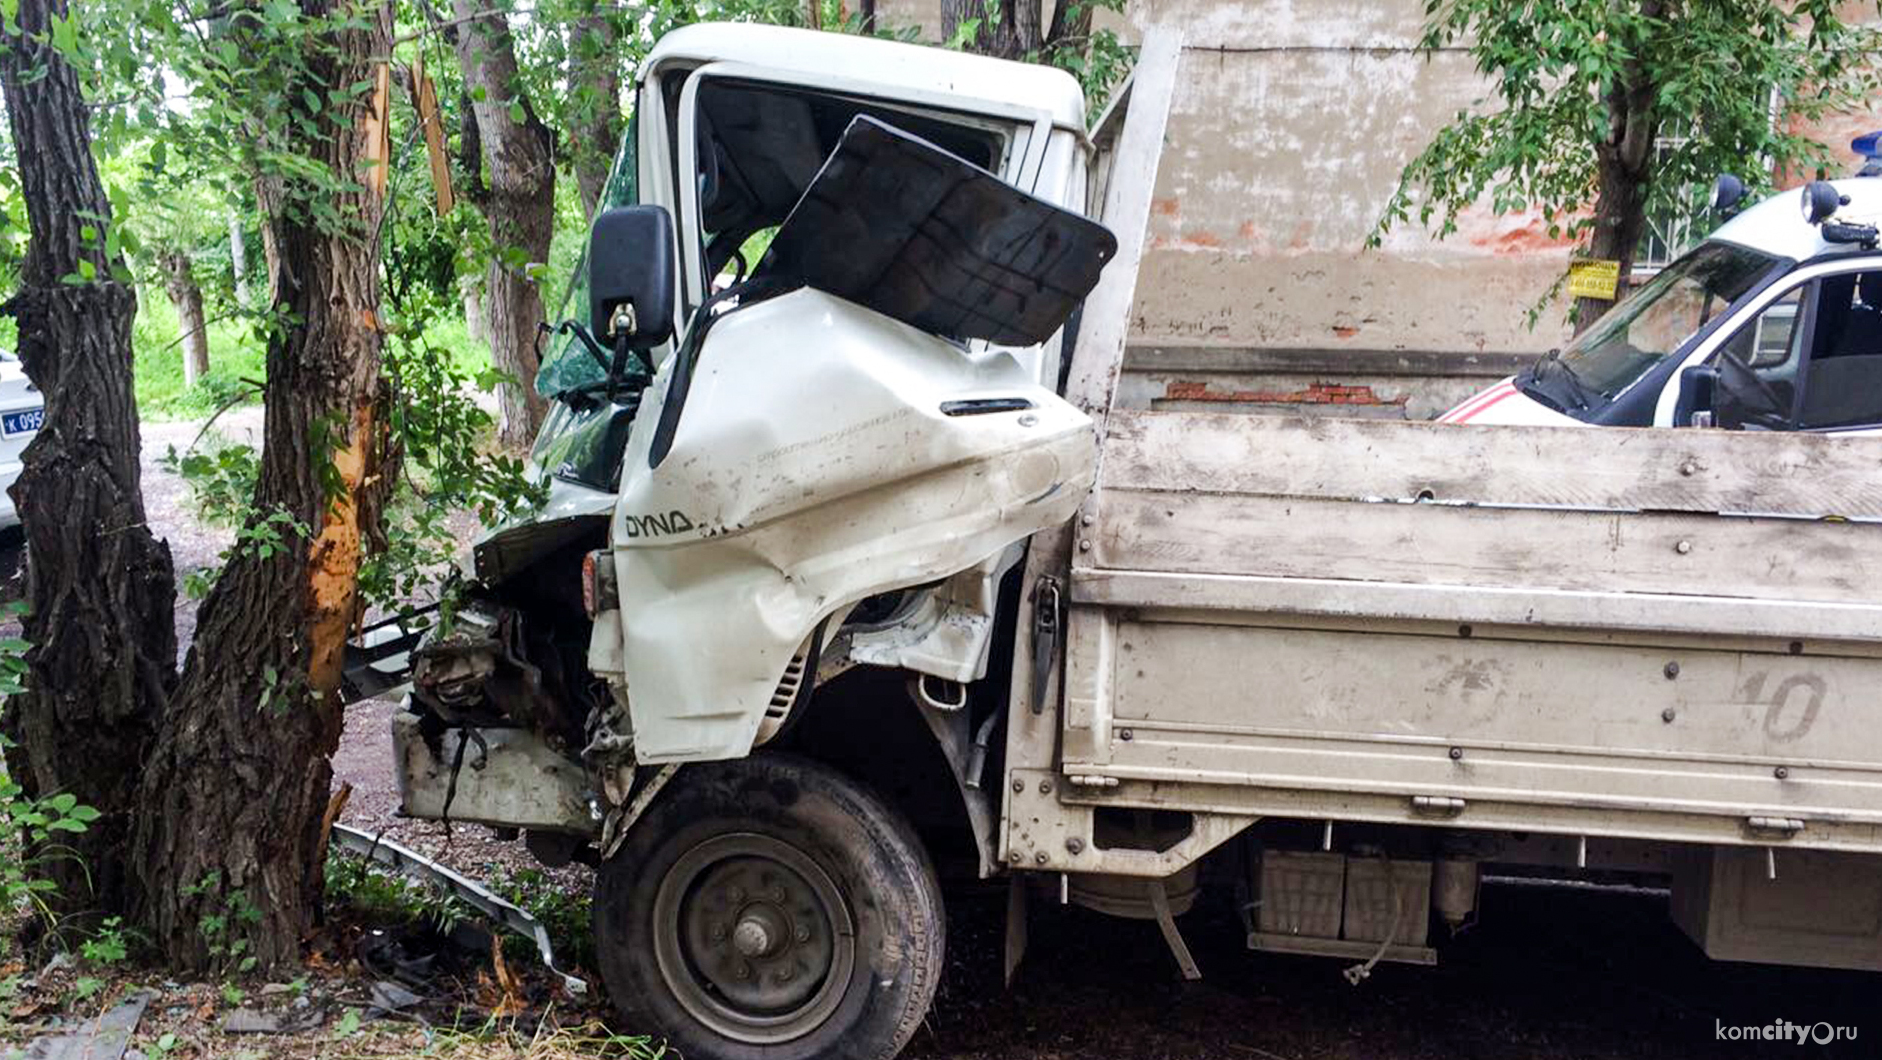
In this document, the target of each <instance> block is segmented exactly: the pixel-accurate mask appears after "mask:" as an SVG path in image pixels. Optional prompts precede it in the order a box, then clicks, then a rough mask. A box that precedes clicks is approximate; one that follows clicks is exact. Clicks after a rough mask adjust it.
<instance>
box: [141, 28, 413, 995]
mask: <svg viewBox="0 0 1882 1060" xmlns="http://www.w3.org/2000/svg"><path fill="white" fill-rule="evenodd" d="M300 7H301V11H302V12H303V14H304V15H306V16H307V17H308V18H309V19H323V20H324V19H327V18H330V17H331V16H332V15H333V13H334V12H335V11H337V10H339V8H338V7H337V4H336V2H335V0H301V3H300ZM349 10H350V9H349ZM346 25H347V28H345V29H341V30H338V31H335V32H333V33H332V35H331V36H330V37H328V38H327V39H325V40H323V41H321V42H318V46H316V47H312V48H310V49H309V50H308V52H307V53H306V56H305V58H304V62H305V63H306V66H305V67H304V71H303V74H302V77H303V79H304V81H303V84H302V85H300V86H296V87H298V88H300V89H303V90H305V91H306V92H307V93H309V94H310V95H312V96H314V97H316V98H319V99H329V98H332V97H331V96H330V93H336V92H337V90H340V89H344V88H345V87H346V86H349V85H354V84H358V83H360V82H368V83H371V82H373V81H375V80H377V81H378V83H379V84H380V86H381V89H380V91H379V92H378V93H376V94H375V93H368V94H366V95H365V96H362V97H359V98H358V102H355V103H353V104H351V105H349V106H345V107H338V108H333V109H330V110H329V111H328V117H327V120H325V121H322V122H319V123H317V124H316V123H307V124H306V125H303V126H297V127H296V132H295V133H294V136H295V140H294V142H292V143H290V144H289V145H288V146H289V149H291V150H293V151H294V152H295V153H297V154H299V155H301V156H304V157H306V158H309V159H312V160H314V161H315V162H317V163H318V164H319V165H320V166H321V168H323V169H324V170H326V171H327V172H328V173H329V174H331V175H332V177H333V178H335V179H337V180H341V181H345V182H350V183H351V184H353V190H349V191H345V192H341V193H340V194H338V195H333V194H332V193H331V192H328V191H324V190H320V189H306V190H303V191H300V192H290V193H291V194H322V195H325V196H327V198H326V199H325V202H326V203H327V204H330V205H331V206H333V207H334V208H336V209H337V211H338V213H339V216H340V217H341V218H344V219H345V220H344V224H343V226H340V227H338V229H337V230H336V226H335V225H334V224H333V223H332V222H331V221H328V222H325V223H323V222H322V221H321V220H320V219H319V215H317V214H316V213H315V212H314V211H312V210H309V209H307V208H305V205H304V204H301V205H297V204H294V203H292V202H290V203H288V204H287V205H288V206H289V207H290V208H287V209H282V210H277V211H274V218H275V220H274V225H275V228H276V232H275V236H276V243H277V245H278V246H279V248H280V253H281V268H280V270H279V272H278V274H277V275H278V276H279V277H280V280H281V290H280V301H279V302H278V303H277V305H276V307H275V308H276V310H277V312H280V313H282V314H284V315H285V316H286V318H287V319H290V320H292V321H294V322H295V323H294V324H293V326H291V327H288V328H285V329H282V330H281V331H278V332H277V333H275V335H274V336H273V337H272V338H271V339H270V341H269V345H268V362H267V363H268V384H267V390H266V394H265V397H264V404H265V406H266V412H267V420H266V432H265V435H264V438H263V442H262V454H261V462H262V468H261V479H260V482H259V484H258V486H257V489H256V514H255V516H254V517H253V518H252V519H251V520H250V527H249V529H250V536H251V537H252V536H253V535H255V534H258V533H259V534H261V535H263V538H264V539H265V538H266V537H268V536H270V535H278V541H277V542H275V543H274V545H273V546H272V547H259V546H257V545H255V544H250V545H248V546H246V547H243V548H240V549H238V550H237V552H236V554H235V555H234V556H233V557H232V558H231V559H230V561H229V563H228V566H227V567H226V569H225V570H224V572H223V574H222V576H221V578H220V579H218V580H217V582H216V585H215V588H214V589H213V590H212V591H211V592H210V595H209V598H208V599H207V600H206V601H204V603H203V607H202V610H201V612H200V616H199V621H198V625H197V631H196V640H195V643H194V644H193V645H192V647H191V649H190V656H189V660H188V662H187V664H186V666H185V669H184V674H183V678H182V681H181V683H180V685H179V686H178V688H177V691H176V695H175V697H174V699H173V701H172V705H171V718H170V724H168V725H167V726H166V727H165V729H164V731H163V733H162V734H161V735H160V736H159V738H158V740H157V743H156V746H155V747H153V748H150V749H149V750H148V751H147V753H148V754H149V756H150V766H149V768H148V770H147V772H146V773H145V778H144V784H143V787H142V790H141V797H142V800H143V803H144V805H145V808H146V812H145V815H144V818H143V820H142V821H141V823H140V827H139V829H138V832H137V837H136V855H137V865H138V867H139V869H140V870H141V872H142V873H143V875H144V878H145V879H146V881H147V882H148V887H149V896H148V903H147V905H146V907H145V910H144V916H143V918H142V919H143V924H144V928H145V930H146V931H147V932H148V934H149V936H150V938H151V940H152V941H153V943H154V944H155V945H157V946H158V947H159V948H160V949H161V950H162V952H163V954H164V955H165V957H166V958H168V960H169V961H170V962H171V963H172V964H173V965H175V966H177V967H179V968H180V969H182V970H184V971H190V972H197V973H208V974H217V973H226V972H229V971H231V970H240V969H242V968H243V967H244V966H245V964H246V962H247V961H248V959H249V958H253V960H254V967H255V968H256V970H258V971H266V970H270V969H276V968H280V967H282V966H284V965H290V964H293V963H296V962H297V961H298V959H299V948H300V939H301V935H302V932H303V930H304V929H305V928H306V926H307V923H308V917H309V915H310V912H311V910H312V909H313V907H314V900H315V898H316V897H317V896H318V895H319V893H320V888H321V883H322V881H321V865H322V864H323V850H322V849H321V845H320V817H321V811H322V810H323V809H324V807H325V806H326V804H327V798H328V794H329V788H330V786H331V781H332V769H331V765H330V763H329V762H328V758H329V756H330V755H331V754H332V753H333V750H334V747H335V746H336V744H337V743H338V740H339V735H340V720H341V716H340V703H339V699H338V695H337V691H336V689H337V687H338V684H339V677H340V658H341V650H342V648H343V645H344V639H345V636H346V633H347V630H348V628H349V627H350V626H351V624H352V623H353V622H354V620H355V619H356V617H357V574H358V569H359V563H360V558H361V542H362V539H363V538H367V537H373V536H375V535H376V534H377V532H378V527H379V525H380V514H381V507H382V501H383V495H384V492H385V490H386V488H387V487H388V485H389V484H390V483H391V482H392V481H393V479H394V478H395V477H396V472H395V471H394V470H393V469H392V468H391V467H389V466H387V464H386V463H385V461H386V459H387V458H386V435H385V431H384V427H383V420H382V417H381V409H380V404H379V402H380V379H379V370H380V353H381V345H382V335H381V332H380V330H379V326H378V319H379V240H378V238H377V234H376V233H377V232H378V228H379V219H380V216H381V214H382V212H383V209H384V184H383V181H381V180H378V179H375V178H373V177H370V176H369V177H367V178H365V179H363V180H362V178H361V176H360V174H362V173H371V172H372V171H373V169H372V165H371V163H372V162H373V161H374V160H383V159H384V158H385V157H386V150H387V147H386V141H385V125H384V121H385V114H384V112H383V110H382V109H381V108H382V107H383V105H384V103H385V101H386V98H387V97H386V94H385V91H384V86H385V84H386V82H385V80H383V74H384V69H383V64H384V62H385V61H386V59H385V57H386V56H387V55H389V54H390V52H391V46H392V39H391V37H392V34H391V31H392V18H391V8H390V6H389V5H387V6H384V7H381V8H379V9H377V10H376V11H375V10H370V9H369V10H366V11H363V12H357V13H356V14H355V16H354V18H353V19H352V20H350V21H349V22H348V23H347V24H346ZM300 94H301V93H300V92H299V91H291V92H290V93H289V95H290V97H291V98H298V97H299V96H300ZM380 172H383V170H381V171H380Z"/></svg>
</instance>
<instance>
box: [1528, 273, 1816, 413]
mask: <svg viewBox="0 0 1882 1060" xmlns="http://www.w3.org/2000/svg"><path fill="white" fill-rule="evenodd" d="M1779 264H1780V259H1778V258H1776V257H1773V256H1772V255H1770V254H1766V253H1763V252H1761V251H1757V250H1752V249H1751V248H1749V247H1741V246H1737V245H1735V244H1732V243H1704V244H1701V245H1700V246H1699V247H1698V248H1696V249H1694V250H1693V251H1692V252H1691V253H1689V254H1687V255H1686V256H1685V257H1682V258H1680V259H1679V260H1678V261H1675V262H1674V263H1673V264H1671V265H1669V266H1667V267H1666V268H1665V269H1662V270H1661V271H1660V272H1659V274H1658V275H1656V276H1654V277H1653V278H1652V279H1651V280H1648V281H1647V282H1646V284H1645V285H1643V286H1642V287H1641V288H1640V289H1639V290H1637V291H1635V292H1634V293H1633V294H1632V295H1631V296H1629V297H1628V298H1626V299H1623V300H1622V301H1621V302H1620V303H1619V304H1618V305H1616V306H1615V307H1614V308H1613V309H1610V310H1608V312H1607V314H1606V315H1604V316H1602V317H1601V319H1599V320H1597V321H1595V323H1594V324H1593V325H1592V326H1591V327H1589V328H1588V330H1586V331H1584V332H1582V333H1581V334H1580V335H1577V336H1576V337H1575V339H1574V341H1573V342H1571V343H1569V344H1568V346H1567V347H1566V348H1564V349H1563V350H1562V352H1561V354H1560V355H1559V356H1554V357H1548V358H1545V359H1544V360H1543V362H1542V363H1540V364H1538V365H1537V366H1536V368H1534V369H1531V370H1530V371H1528V372H1526V373H1524V376H1523V378H1522V379H1520V380H1519V381H1518V385H1519V386H1521V387H1522V388H1523V389H1524V390H1525V391H1527V392H1530V393H1532V394H1536V395H1537V396H1540V397H1542V398H1544V399H1546V400H1547V401H1548V402H1549V403H1550V404H1553V405H1555V406H1557V407H1558V408H1561V409H1562V410H1563V411H1565V412H1568V413H1569V414H1570V415H1581V414H1583V413H1585V412H1588V411H1592V410H1594V409H1597V408H1599V407H1601V406H1604V405H1606V404H1608V403H1609V402H1611V401H1613V400H1614V399H1615V398H1617V397H1618V396H1620V394H1621V393H1622V392H1623V391H1625V390H1626V389H1627V388H1628V387H1630V386H1632V385H1633V384H1634V383H1635V382H1636V381H1637V380H1639V379H1640V378H1641V377H1642V376H1644V375H1646V374H1647V373H1648V372H1649V371H1650V370H1651V369H1652V368H1653V367H1654V366H1655V365H1658V364H1660V363H1661V362H1663V361H1665V360H1666V358H1667V357H1669V356H1671V355H1672V354H1674V353H1675V352H1677V351H1679V350H1680V348H1681V347H1683V346H1685V345H1686V342H1687V340H1689V339H1691V338H1692V337H1693V336H1695V335H1697V334H1698V333H1699V331H1700V330H1701V329H1703V328H1704V327H1705V326H1706V325H1707V324H1708V323H1710V322H1712V321H1713V320H1716V319H1718V318H1719V317H1720V316H1721V315H1722V314H1723V313H1724V311H1725V309H1726V308H1727V307H1729V306H1730V305H1731V304H1732V303H1734V302H1736V301H1738V300H1739V299H1740V298H1742V297H1744V296H1745V295H1746V294H1748V293H1750V292H1751V291H1752V290H1754V289H1756V288H1758V287H1760V286H1762V282H1761V281H1763V280H1764V279H1765V277H1767V276H1768V275H1770V273H1771V272H1772V271H1773V270H1774V269H1775V268H1776V267H1777V266H1778V265H1779Z"/></svg>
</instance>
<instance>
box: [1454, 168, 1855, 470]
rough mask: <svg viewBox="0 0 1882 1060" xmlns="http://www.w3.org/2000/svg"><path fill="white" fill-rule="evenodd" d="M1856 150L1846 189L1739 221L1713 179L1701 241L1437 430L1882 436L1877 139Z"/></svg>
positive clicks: (1828, 188) (1732, 199)
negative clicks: (1721, 219)
mask: <svg viewBox="0 0 1882 1060" xmlns="http://www.w3.org/2000/svg"><path fill="white" fill-rule="evenodd" d="M1852 146H1854V147H1855V149H1856V151H1857V153H1859V154H1861V155H1862V156H1863V157H1864V158H1865V159H1866V160H1867V162H1866V164H1865V165H1864V167H1863V168H1862V170H1861V172H1860V173H1859V174H1858V175H1857V176H1856V177H1854V178H1851V179H1847V180H1837V181H1824V180H1819V181H1813V182H1812V183H1810V184H1809V185H1807V186H1806V187H1804V188H1803V189H1802V191H1801V193H1799V192H1789V193H1785V194H1782V195H1778V196H1775V197H1773V198H1771V199H1767V200H1766V201H1764V202H1762V203H1759V204H1758V205H1756V206H1753V207H1751V208H1749V209H1746V210H1743V211H1742V212H1738V213H1736V215H1735V216H1732V214H1733V211H1734V210H1735V208H1736V206H1737V205H1738V202H1739V200H1742V198H1743V197H1744V187H1743V185H1742V184H1741V183H1739V182H1738V181H1736V180H1734V179H1733V178H1730V177H1722V178H1720V181H1719V188H1718V192H1717V194H1716V195H1715V198H1714V202H1713V205H1714V208H1715V209H1717V210H1719V212H1721V213H1722V214H1725V215H1728V216H1731V220H1729V221H1727V222H1726V223H1725V224H1724V225H1722V226H1721V227H1720V228H1719V229H1718V230H1717V231H1716V232H1714V233H1713V234H1712V236H1711V238H1709V239H1707V240H1706V241H1705V242H1703V243H1701V244H1700V245H1699V246H1697V247H1696V248H1694V249H1693V250H1692V251H1691V252H1690V253H1688V254H1686V255H1685V256H1683V257H1681V258H1679V259H1678V260H1677V261H1675V262H1673V263H1672V264H1671V265H1669V266H1667V267H1666V268H1665V269H1663V270H1661V271H1660V272H1659V273H1658V274H1656V275H1655V276H1653V278H1652V279H1650V280H1648V281H1647V282H1646V283H1644V284H1642V285H1641V286H1640V287H1639V288H1638V289H1636V290H1635V291H1634V292H1633V293H1632V294H1630V295H1628V296H1627V297H1626V298H1624V299H1622V300H1621V301H1620V302H1619V303H1617V304H1616V305H1615V306H1614V308H1613V309H1610V310H1609V311H1608V312H1607V313H1606V315H1604V316H1602V317H1601V319H1600V320H1598V321H1596V322H1595V323H1594V324H1593V325H1592V326H1590V327H1589V328H1588V329H1587V330H1585V331H1583V332H1582V333H1581V334H1580V335H1577V336H1576V337H1575V339H1574V341H1572V342H1570V343H1569V344H1568V345H1567V346H1566V347H1564V348H1563V349H1561V350H1559V351H1551V352H1550V353H1549V354H1547V355H1545V356H1544V357H1543V358H1542V359H1541V360H1539V361H1537V362H1536V363H1535V364H1534V365H1532V366H1531V367H1529V368H1527V369H1525V370H1524V371H1522V372H1520V373H1518V374H1517V375H1514V376H1512V377H1510V378H1508V379H1505V380H1504V381H1502V382H1501V383H1498V384H1497V385H1495V386H1493V387H1491V388H1490V389H1488V390H1485V391H1484V392H1482V393H1480V394H1478V395H1476V396H1475V397H1473V398H1471V399H1470V400H1468V401H1466V402H1464V403H1463V404H1461V405H1459V406H1457V407H1456V408H1455V409H1452V410H1451V411H1450V412H1448V413H1446V414H1445V415H1444V416H1442V417H1440V421H1441V422H1447V423H1472V424H1521V425H1532V426H1533V425H1550V424H1554V425H1567V426H1576V425H1580V426H1610V427H1669V426H1678V427H1689V426H1718V427H1726V428H1731V429H1738V430H1774V431H1798V430H1802V431H1822V432H1834V433H1838V434H1875V435H1882V252H1878V250H1877V226H1878V224H1882V132H1878V133H1871V134H1869V135H1867V136H1864V137H1861V138H1859V139H1858V140H1856V141H1855V143H1854V144H1853V145H1852ZM1800 199H1801V206H1802V209H1801V210H1800V209H1799V200H1800Z"/></svg>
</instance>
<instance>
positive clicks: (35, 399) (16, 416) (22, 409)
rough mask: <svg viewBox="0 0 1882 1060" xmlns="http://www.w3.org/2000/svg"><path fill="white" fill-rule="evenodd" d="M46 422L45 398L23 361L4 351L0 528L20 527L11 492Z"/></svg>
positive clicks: (0, 365)
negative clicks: (22, 461) (30, 446)
mask: <svg viewBox="0 0 1882 1060" xmlns="http://www.w3.org/2000/svg"><path fill="white" fill-rule="evenodd" d="M45 419H46V402H45V398H44V396H43V395H41V394H40V392H39V390H38V389H37V388H35V387H34V386H33V384H32V381H31V380H29V379H27V378H26V371H25V369H23V368H21V367H20V361H19V358H17V357H15V356H14V355H13V354H11V353H9V352H7V351H6V350H0V529H5V528H7V527H12V526H18V525H19V522H20V516H19V513H18V512H17V511H15V510H14V507H13V497H12V496H11V495H10V494H9V493H8V492H7V491H8V490H10V489H12V488H13V480H14V479H17V478H19V477H20V454H21V453H22V452H23V451H24V450H25V449H26V443H27V442H29V441H31V440H32V437H33V435H34V434H36V433H38V431H39V426H40V424H41V423H43V422H45Z"/></svg>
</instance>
